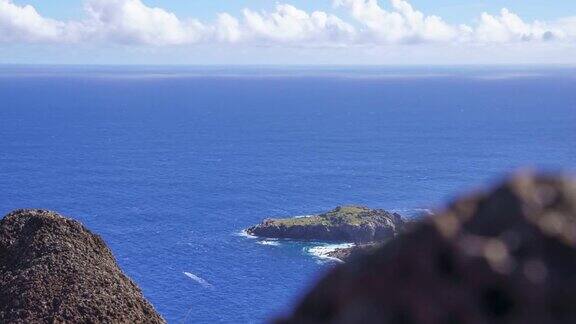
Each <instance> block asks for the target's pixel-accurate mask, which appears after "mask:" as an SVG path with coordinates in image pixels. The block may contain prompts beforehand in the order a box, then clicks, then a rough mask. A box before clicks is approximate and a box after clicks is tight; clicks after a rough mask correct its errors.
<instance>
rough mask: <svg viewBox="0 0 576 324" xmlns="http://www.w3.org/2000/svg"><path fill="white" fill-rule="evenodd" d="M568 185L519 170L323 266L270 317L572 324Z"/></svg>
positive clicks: (575, 269)
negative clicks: (293, 301)
mask: <svg viewBox="0 0 576 324" xmlns="http://www.w3.org/2000/svg"><path fill="white" fill-rule="evenodd" d="M574 305H576V185H575V183H574V182H571V181H570V180H567V179H564V178H561V177H549V176H540V177H534V176H520V177H516V178H514V179H512V180H510V181H508V182H506V183H504V184H502V185H501V186H499V187H497V188H496V189H494V190H493V191H492V192H489V193H482V194H477V195H473V196H471V197H468V198H463V199H460V200H458V201H456V202H455V203H454V204H453V205H451V206H450V207H449V208H448V209H447V210H446V211H445V212H444V213H442V214H441V215H439V216H436V217H432V218H430V219H429V220H425V221H423V222H422V223H420V224H417V225H415V226H414V227H412V228H410V229H409V230H408V231H407V232H406V233H404V234H401V235H400V236H399V237H397V238H396V239H394V240H392V241H390V242H388V243H387V244H385V245H384V246H383V247H382V248H380V249H377V250H376V251H375V252H373V253H372V254H370V255H367V256H361V257H359V258H355V259H353V260H351V261H350V262H348V263H346V264H343V265H340V266H338V267H336V268H335V269H333V271H331V272H329V273H328V274H327V275H326V276H325V278H323V279H322V280H321V281H320V282H319V283H318V284H317V285H316V287H314V288H313V289H312V291H311V292H310V293H309V294H308V295H307V296H306V297H305V298H304V300H303V301H302V302H301V303H300V305H299V306H298V307H297V308H296V309H295V310H294V313H293V314H291V315H290V316H289V317H287V318H286V319H283V320H280V321H279V322H280V323H576V307H575V306H574Z"/></svg>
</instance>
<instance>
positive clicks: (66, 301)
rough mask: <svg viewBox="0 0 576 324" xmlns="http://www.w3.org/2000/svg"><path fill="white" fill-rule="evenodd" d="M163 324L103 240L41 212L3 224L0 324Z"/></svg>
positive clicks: (24, 212)
mask: <svg viewBox="0 0 576 324" xmlns="http://www.w3.org/2000/svg"><path fill="white" fill-rule="evenodd" d="M63 322H68V323H164V320H163V319H162V318H161V317H160V315H158V313H157V312H156V311H155V310H154V308H153V307H152V305H150V303H148V302H147V301H146V299H145V298H144V297H143V295H142V293H141V291H140V289H139V288H138V287H137V286H136V284H135V283H134V282H132V281H131V280H130V279H129V278H128V277H126V276H125V275H124V274H123V273H122V271H121V270H120V268H119V267H118V265H117V264H116V261H115V259H114V256H113V255H112V253H111V252H110V250H109V249H108V248H107V247H106V244H105V243H104V241H103V240H102V239H101V238H100V237H99V236H97V235H94V234H92V233H91V232H90V231H88V230H87V229H86V228H85V227H84V226H82V225H81V224H80V223H78V222H76V221H74V220H71V219H67V218H64V217H62V216H60V215H58V214H56V213H53V212H49V211H43V210H17V211H14V212H12V213H10V214H8V215H7V216H6V217H5V218H4V219H2V220H1V221H0V323H63Z"/></svg>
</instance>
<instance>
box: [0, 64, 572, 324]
mask: <svg viewBox="0 0 576 324" xmlns="http://www.w3.org/2000/svg"><path fill="white" fill-rule="evenodd" d="M575 143H576V69H574V68H570V67H538V68H535V67H510V68H508V67H498V68H495V67H435V68H426V67H413V68H408V67H406V68H386V67H318V68H311V67H292V68H283V67H266V68H262V67H242V68H241V67H106V66H99V67H84V66H68V67H53V66H2V67H0V214H2V215H4V214H6V213H8V212H9V211H11V210H13V209H16V208H43V209H51V210H55V211H58V212H60V213H62V214H64V215H67V216H70V217H73V218H76V219H78V220H80V221H81V222H83V223H84V224H85V225H86V226H87V227H88V228H89V229H90V230H92V231H93V232H95V233H97V234H99V235H101V236H102V237H103V238H104V239H105V241H106V242H107V243H108V245H109V246H110V248H111V249H112V250H113V252H114V254H115V255H116V257H117V260H118V262H119V264H120V265H121V267H122V269H123V270H124V271H125V272H126V273H127V274H128V275H129V276H130V277H131V278H133V279H134V280H135V281H136V282H137V284H138V285H139V286H140V287H141V288H142V290H143V292H144V294H145V295H146V297H147V298H148V299H149V300H150V301H151V302H152V303H153V304H154V306H155V307H156V308H157V310H158V311H159V312H160V313H161V314H162V315H163V316H164V317H165V318H166V319H167V320H168V321H169V322H170V323H211V322H218V323H261V322H263V321H265V319H269V318H273V317H275V316H278V315H279V314H283V313H285V312H286V311H287V310H288V309H289V308H290V307H291V306H292V305H294V304H295V303H296V301H297V299H298V297H300V296H302V295H303V294H304V293H305V291H306V289H307V288H308V287H309V286H310V285H311V284H312V283H313V282H314V281H315V280H317V279H318V277H319V276H320V275H321V274H322V273H324V272H325V271H327V270H328V269H330V267H332V266H333V265H334V263H333V262H331V261H329V260H326V259H324V258H322V257H321V252H322V251H323V250H325V249H329V248H330V246H327V245H326V244H324V243H321V242H307V243H303V242H290V241H273V240H259V239H256V238H251V237H247V236H246V235H243V234H242V230H243V229H244V228H246V227H249V226H251V225H253V224H256V223H259V222H260V221H261V220H262V219H264V218H267V217H287V216H298V215H308V214H313V213H318V212H322V211H327V210H329V209H332V208H334V207H336V206H338V205H345V204H357V205H367V206H370V207H374V208H385V209H388V210H393V211H397V212H399V213H401V214H403V215H405V216H407V217H417V216H415V215H418V214H419V213H421V212H422V211H424V210H427V209H435V208H438V207H440V206H442V204H444V203H445V202H447V201H449V200H450V199H452V198H454V197H456V196H457V195H460V194H462V193H463V192H468V191H472V190H477V189H478V188H482V187H483V186H487V185H490V184H491V183H493V182H494V181H496V180H497V179H499V178H500V177H501V176H503V175H505V174H507V173H508V172H510V171H511V170H514V169H517V168H518V167H532V168H539V169H543V170H548V171H559V170H562V171H565V172H573V171H574V170H576V146H575Z"/></svg>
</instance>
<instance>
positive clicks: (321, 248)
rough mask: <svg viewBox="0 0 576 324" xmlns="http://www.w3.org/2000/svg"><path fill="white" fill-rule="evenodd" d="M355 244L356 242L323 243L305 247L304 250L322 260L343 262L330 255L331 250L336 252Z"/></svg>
mask: <svg viewBox="0 0 576 324" xmlns="http://www.w3.org/2000/svg"><path fill="white" fill-rule="evenodd" d="M353 246H354V243H340V244H321V245H316V246H312V247H306V248H304V251H305V252H306V253H308V254H310V255H312V256H314V257H315V258H318V259H320V260H321V261H336V262H342V260H340V259H338V258H333V257H331V256H330V255H329V253H330V252H334V251H336V250H338V249H347V248H351V247H353Z"/></svg>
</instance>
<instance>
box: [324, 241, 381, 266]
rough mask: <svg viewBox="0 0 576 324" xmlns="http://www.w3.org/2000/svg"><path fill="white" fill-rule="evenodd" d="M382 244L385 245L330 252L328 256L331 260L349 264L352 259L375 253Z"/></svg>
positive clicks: (368, 244) (359, 245)
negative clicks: (334, 259)
mask: <svg viewBox="0 0 576 324" xmlns="http://www.w3.org/2000/svg"><path fill="white" fill-rule="evenodd" d="M382 244H383V243H367V244H357V245H355V246H352V247H346V248H340V249H336V250H334V251H331V252H328V253H327V255H328V256H329V257H331V258H336V259H338V260H340V261H344V262H347V261H349V260H351V259H352V258H356V257H359V256H361V255H364V254H369V253H371V252H374V251H375V250H376V249H377V248H378V247H380V246H381V245H382Z"/></svg>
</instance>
